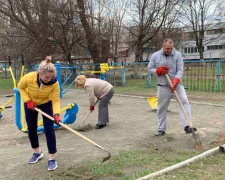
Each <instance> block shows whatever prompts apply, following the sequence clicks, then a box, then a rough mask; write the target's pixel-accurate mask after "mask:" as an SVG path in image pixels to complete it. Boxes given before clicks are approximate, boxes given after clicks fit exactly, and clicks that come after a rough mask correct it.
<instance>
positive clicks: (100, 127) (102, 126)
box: [95, 124, 106, 129]
mask: <svg viewBox="0 0 225 180" xmlns="http://www.w3.org/2000/svg"><path fill="white" fill-rule="evenodd" d="M105 126H106V124H96V126H95V129H102V128H104V127H105Z"/></svg>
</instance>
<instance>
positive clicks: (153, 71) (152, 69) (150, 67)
mask: <svg viewBox="0 0 225 180" xmlns="http://www.w3.org/2000/svg"><path fill="white" fill-rule="evenodd" d="M155 61H156V54H153V55H152V57H151V59H150V61H149V63H148V72H149V73H151V74H153V75H156V63H155Z"/></svg>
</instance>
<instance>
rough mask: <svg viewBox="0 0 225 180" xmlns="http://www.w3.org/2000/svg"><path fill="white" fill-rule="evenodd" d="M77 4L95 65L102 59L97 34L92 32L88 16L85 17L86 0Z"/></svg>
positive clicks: (80, 0) (78, 0) (79, 0)
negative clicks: (96, 39) (96, 38)
mask: <svg viewBox="0 0 225 180" xmlns="http://www.w3.org/2000/svg"><path fill="white" fill-rule="evenodd" d="M77 4H78V7H79V10H80V13H79V15H80V19H81V23H82V26H83V28H84V31H85V35H86V39H87V42H88V47H89V49H90V53H91V56H92V58H93V61H94V62H95V63H100V62H101V59H100V53H99V50H98V45H97V44H96V43H95V42H96V41H95V34H94V33H93V31H92V30H91V28H90V26H89V24H88V21H87V19H86V15H85V8H84V0H77Z"/></svg>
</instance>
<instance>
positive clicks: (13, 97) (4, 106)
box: [0, 56, 24, 119]
mask: <svg viewBox="0 0 225 180" xmlns="http://www.w3.org/2000/svg"><path fill="white" fill-rule="evenodd" d="M21 60H22V70H21V76H22V73H23V71H24V59H23V56H21ZM8 62H9V71H10V74H11V76H12V79H13V88H16V80H15V77H14V75H13V71H12V67H11V59H10V56H8ZM5 97H11V99H9V100H8V101H7V102H6V103H5V104H3V105H2V106H0V119H1V118H2V114H1V112H2V111H3V110H5V109H8V108H11V107H12V106H8V105H9V104H10V103H11V102H12V101H13V100H14V99H15V95H14V94H13V95H6V96H5Z"/></svg>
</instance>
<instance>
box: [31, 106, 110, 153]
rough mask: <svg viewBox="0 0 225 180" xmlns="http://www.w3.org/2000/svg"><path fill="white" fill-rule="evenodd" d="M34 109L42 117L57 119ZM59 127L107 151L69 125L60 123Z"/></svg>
mask: <svg viewBox="0 0 225 180" xmlns="http://www.w3.org/2000/svg"><path fill="white" fill-rule="evenodd" d="M34 109H35V110H36V111H38V112H39V113H41V114H42V115H44V116H46V117H47V118H49V119H50V120H52V121H55V119H54V118H53V117H52V116H50V115H48V114H46V113H45V112H43V111H42V110H40V109H38V108H36V107H34ZM59 125H60V126H62V127H64V128H66V129H67V130H69V131H70V132H72V133H74V134H76V135H77V136H79V137H81V138H82V139H84V140H86V141H88V142H89V143H91V144H93V145H94V146H97V147H98V148H100V149H102V150H104V151H106V150H105V149H104V148H103V147H101V146H99V145H98V144H97V143H95V142H94V141H92V140H90V139H88V138H87V137H85V136H83V135H82V134H80V133H78V132H77V131H75V130H73V129H72V128H70V127H69V126H67V125H65V124H63V123H61V122H59Z"/></svg>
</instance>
